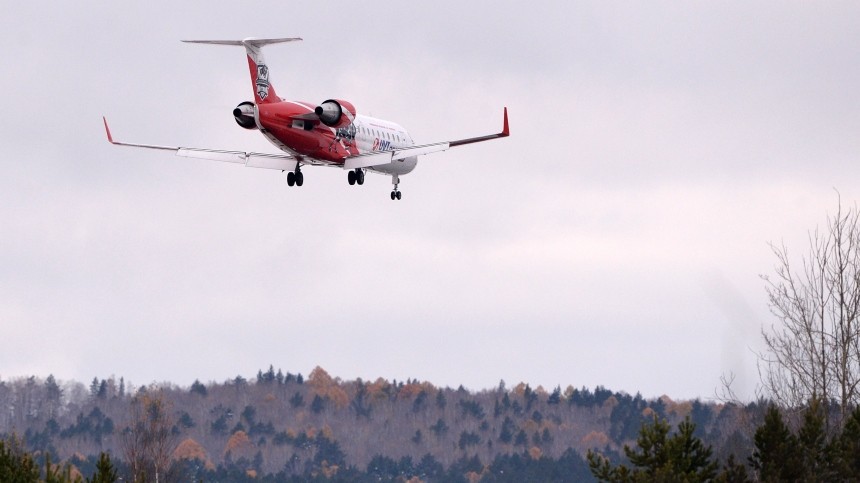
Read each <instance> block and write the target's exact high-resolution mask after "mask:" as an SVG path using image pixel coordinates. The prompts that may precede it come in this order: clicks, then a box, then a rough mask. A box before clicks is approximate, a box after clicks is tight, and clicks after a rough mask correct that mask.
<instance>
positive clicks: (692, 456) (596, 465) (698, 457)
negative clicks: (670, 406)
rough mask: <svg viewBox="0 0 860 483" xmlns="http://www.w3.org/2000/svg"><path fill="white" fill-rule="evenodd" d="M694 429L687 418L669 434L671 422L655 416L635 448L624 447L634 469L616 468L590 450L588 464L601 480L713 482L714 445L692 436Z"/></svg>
mask: <svg viewBox="0 0 860 483" xmlns="http://www.w3.org/2000/svg"><path fill="white" fill-rule="evenodd" d="M695 430H696V425H695V424H693V423H692V422H691V421H690V418H689V417H688V418H687V419H685V420H684V421H683V422H681V423H680V424H679V425H678V432H677V433H676V434H674V435H672V436H669V423H667V422H666V421H665V420H660V419H658V418H657V417H656V416H655V417H654V419H653V422H652V423H651V424H647V423H646V424H643V425H642V427H641V428H640V429H639V438H638V439H637V440H636V446H637V447H636V448H630V447H629V446H626V445H625V446H624V453H625V454H626V455H627V458H628V459H629V460H630V463H631V464H632V466H633V469H630V468H628V467H627V466H625V465H619V466H616V467H613V466H612V465H611V464H610V463H609V460H608V459H607V458H605V457H603V456H601V455H598V454H597V453H594V452H592V451H589V452H588V465H589V467H590V468H591V472H592V474H593V475H594V476H595V478H597V479H598V480H602V481H610V482H628V481H685V482H700V481H702V482H703V481H711V480H713V479H714V478H715V477H716V475H717V468H718V465H717V463H716V462H715V461H713V460H712V459H711V455H712V453H713V451H712V450H711V447H710V446H705V445H704V444H703V443H702V441H701V440H700V439H699V438H697V437H695V436H693V432H694V431H695Z"/></svg>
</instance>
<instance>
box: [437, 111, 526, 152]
mask: <svg viewBox="0 0 860 483" xmlns="http://www.w3.org/2000/svg"><path fill="white" fill-rule="evenodd" d="M510 135H511V128H510V126H509V125H508V108H507V107H505V118H504V123H503V124H502V132H500V133H498V134H489V135H487V136H478V137H476V138H467V139H458V140H456V141H450V142H449V143H448V144H449V145H450V147H452V148H453V147H455V146H462V145H464V144H472V143H479V142H481V141H489V140H491V139H498V138H506V137H508V136H510Z"/></svg>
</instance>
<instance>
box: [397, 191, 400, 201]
mask: <svg viewBox="0 0 860 483" xmlns="http://www.w3.org/2000/svg"><path fill="white" fill-rule="evenodd" d="M397 200H398V201H399V200H400V192H399V191H398V192H397Z"/></svg>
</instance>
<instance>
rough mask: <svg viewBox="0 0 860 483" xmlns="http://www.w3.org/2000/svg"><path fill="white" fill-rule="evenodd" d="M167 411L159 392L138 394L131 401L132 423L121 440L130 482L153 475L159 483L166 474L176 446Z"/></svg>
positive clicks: (168, 411)
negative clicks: (129, 471) (129, 469)
mask: <svg viewBox="0 0 860 483" xmlns="http://www.w3.org/2000/svg"><path fill="white" fill-rule="evenodd" d="M170 408H171V404H170V402H169V401H167V400H166V399H165V397H164V392H163V391H162V390H161V389H159V390H158V391H153V392H150V391H145V390H144V391H140V392H139V393H138V394H137V395H136V396H135V397H134V398H133V399H132V401H131V408H130V414H131V420H130V421H129V425H128V427H127V428H126V429H125V430H124V431H123V433H122V440H121V444H122V450H123V455H124V456H125V460H126V462H127V463H128V465H129V467H130V468H131V473H132V474H131V478H132V481H146V480H147V475H148V474H152V475H153V476H154V478H155V482H156V483H158V481H159V478H160V477H162V476H163V475H164V474H165V473H166V472H167V467H168V465H169V464H170V457H171V455H172V454H173V451H174V450H175V449H176V445H177V437H176V435H175V434H174V433H173V419H172V417H171V415H170Z"/></svg>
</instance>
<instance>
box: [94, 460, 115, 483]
mask: <svg viewBox="0 0 860 483" xmlns="http://www.w3.org/2000/svg"><path fill="white" fill-rule="evenodd" d="M115 481H117V476H116V468H114V467H113V463H111V460H110V456H109V455H108V454H107V453H101V454H100V455H99V461H98V463H96V472H95V474H94V475H93V477H92V478H87V483H114V482H115Z"/></svg>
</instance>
